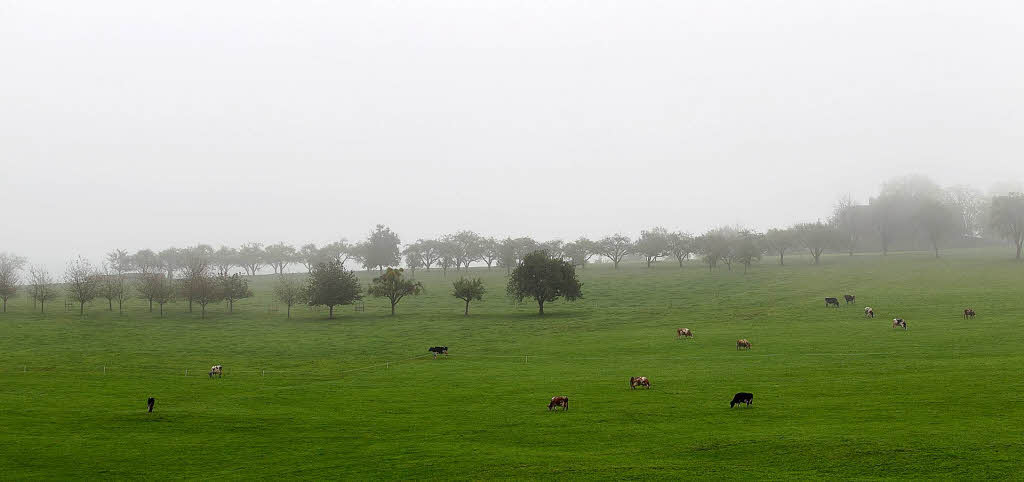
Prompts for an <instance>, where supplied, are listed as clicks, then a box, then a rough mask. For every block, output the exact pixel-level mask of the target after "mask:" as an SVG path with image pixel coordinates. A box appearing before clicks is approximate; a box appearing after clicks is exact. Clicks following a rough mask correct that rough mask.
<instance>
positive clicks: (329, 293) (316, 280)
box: [302, 259, 363, 319]
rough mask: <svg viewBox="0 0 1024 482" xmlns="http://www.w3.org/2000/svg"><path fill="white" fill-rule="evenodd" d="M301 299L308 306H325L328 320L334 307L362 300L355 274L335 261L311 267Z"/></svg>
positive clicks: (332, 314)
mask: <svg viewBox="0 0 1024 482" xmlns="http://www.w3.org/2000/svg"><path fill="white" fill-rule="evenodd" d="M302 297H303V299H305V300H306V303H308V304H309V305H310V306H326V307H327V308H328V309H329V310H330V311H329V314H328V315H327V318H328V319H333V318H334V307H335V306H339V305H348V304H352V303H353V302H355V301H356V300H361V299H363V295H362V287H361V286H359V280H357V279H356V275H355V273H353V272H351V271H348V270H346V269H345V268H344V267H343V266H342V264H341V263H340V262H339V261H338V260H336V259H332V260H330V261H328V262H326V263H320V264H317V265H316V266H314V267H313V270H312V271H310V272H309V278H308V279H307V281H306V287H305V289H304V290H303V294H302Z"/></svg>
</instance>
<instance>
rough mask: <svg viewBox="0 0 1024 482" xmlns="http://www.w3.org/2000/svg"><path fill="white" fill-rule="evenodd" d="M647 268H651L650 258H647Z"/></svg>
mask: <svg viewBox="0 0 1024 482" xmlns="http://www.w3.org/2000/svg"><path fill="white" fill-rule="evenodd" d="M647 267H648V268H650V267H651V258H650V256H648V257H647Z"/></svg>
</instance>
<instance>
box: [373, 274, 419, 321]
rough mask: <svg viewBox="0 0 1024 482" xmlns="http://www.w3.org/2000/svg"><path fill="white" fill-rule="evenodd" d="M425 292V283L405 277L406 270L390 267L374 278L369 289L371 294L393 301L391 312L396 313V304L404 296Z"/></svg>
mask: <svg viewBox="0 0 1024 482" xmlns="http://www.w3.org/2000/svg"><path fill="white" fill-rule="evenodd" d="M422 292H423V284H422V283H420V282H419V281H413V280H409V279H406V278H405V270H403V269H401V268H399V269H394V268H388V270H387V271H385V272H384V273H382V274H381V275H380V276H378V277H376V278H374V279H373V281H372V282H371V284H370V289H369V290H367V293H369V294H370V295H371V296H376V297H378V298H387V299H388V300H389V301H391V314H392V315H394V314H395V305H397V304H398V302H399V301H402V298H404V297H406V296H409V295H412V296H416V295H418V294H420V293H422Z"/></svg>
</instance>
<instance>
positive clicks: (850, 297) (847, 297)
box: [843, 295, 857, 303]
mask: <svg viewBox="0 0 1024 482" xmlns="http://www.w3.org/2000/svg"><path fill="white" fill-rule="evenodd" d="M843 299H844V300H846V302H847V303H853V302H854V301H857V297H856V296H853V295H843Z"/></svg>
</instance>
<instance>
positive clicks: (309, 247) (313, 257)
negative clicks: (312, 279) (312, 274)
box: [296, 243, 322, 272]
mask: <svg viewBox="0 0 1024 482" xmlns="http://www.w3.org/2000/svg"><path fill="white" fill-rule="evenodd" d="M320 256H321V254H320V249H319V248H317V247H316V245H315V244H313V243H309V244H303V245H302V247H301V248H299V251H298V253H297V254H296V258H297V259H298V260H299V262H300V263H302V266H303V267H304V268H306V272H309V271H310V270H312V269H313V267H314V266H316V265H317V263H319V262H321V261H322V260H321V259H320Z"/></svg>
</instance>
